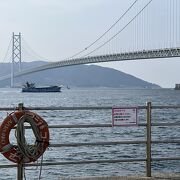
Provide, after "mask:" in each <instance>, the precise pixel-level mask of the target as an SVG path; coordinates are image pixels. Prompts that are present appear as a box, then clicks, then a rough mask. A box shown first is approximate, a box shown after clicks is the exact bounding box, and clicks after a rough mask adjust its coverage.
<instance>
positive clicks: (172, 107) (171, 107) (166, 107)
mask: <svg viewBox="0 0 180 180" xmlns="http://www.w3.org/2000/svg"><path fill="white" fill-rule="evenodd" d="M152 109H180V105H170V106H152Z"/></svg>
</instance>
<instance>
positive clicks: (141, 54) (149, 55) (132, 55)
mask: <svg viewBox="0 0 180 180" xmlns="http://www.w3.org/2000/svg"><path fill="white" fill-rule="evenodd" d="M173 57H180V48H179V47H178V48H167V49H152V50H143V51H134V52H125V53H118V54H106V55H98V56H88V57H81V58H75V59H70V60H62V61H57V62H51V63H48V64H46V65H42V66H39V67H35V68H31V69H26V70H22V71H21V72H16V73H14V77H20V76H22V75H27V74H31V73H35V72H39V71H44V70H48V69H54V68H59V67H65V66H72V65H79V64H90V63H99V62H111V61H127V60H142V59H156V58H173ZM10 78H11V75H10V74H9V75H6V76H2V77H0V80H5V79H10Z"/></svg>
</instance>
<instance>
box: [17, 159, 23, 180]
mask: <svg viewBox="0 0 180 180" xmlns="http://www.w3.org/2000/svg"><path fill="white" fill-rule="evenodd" d="M17 179H18V180H23V163H18V167H17Z"/></svg>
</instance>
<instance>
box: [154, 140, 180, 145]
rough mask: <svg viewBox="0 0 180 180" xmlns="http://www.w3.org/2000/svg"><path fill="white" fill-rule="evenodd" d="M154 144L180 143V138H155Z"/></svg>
mask: <svg viewBox="0 0 180 180" xmlns="http://www.w3.org/2000/svg"><path fill="white" fill-rule="evenodd" d="M152 143H153V144H171V143H173V144H174V143H175V144H176V143H180V140H161V141H159V140H155V141H152Z"/></svg>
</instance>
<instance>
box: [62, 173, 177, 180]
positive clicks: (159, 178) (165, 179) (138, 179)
mask: <svg viewBox="0 0 180 180" xmlns="http://www.w3.org/2000/svg"><path fill="white" fill-rule="evenodd" d="M64 180H180V174H173V175H169V174H168V175H165V174H163V175H154V176H153V177H142V176H134V177H133V176H122V177H94V178H74V179H64Z"/></svg>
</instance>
